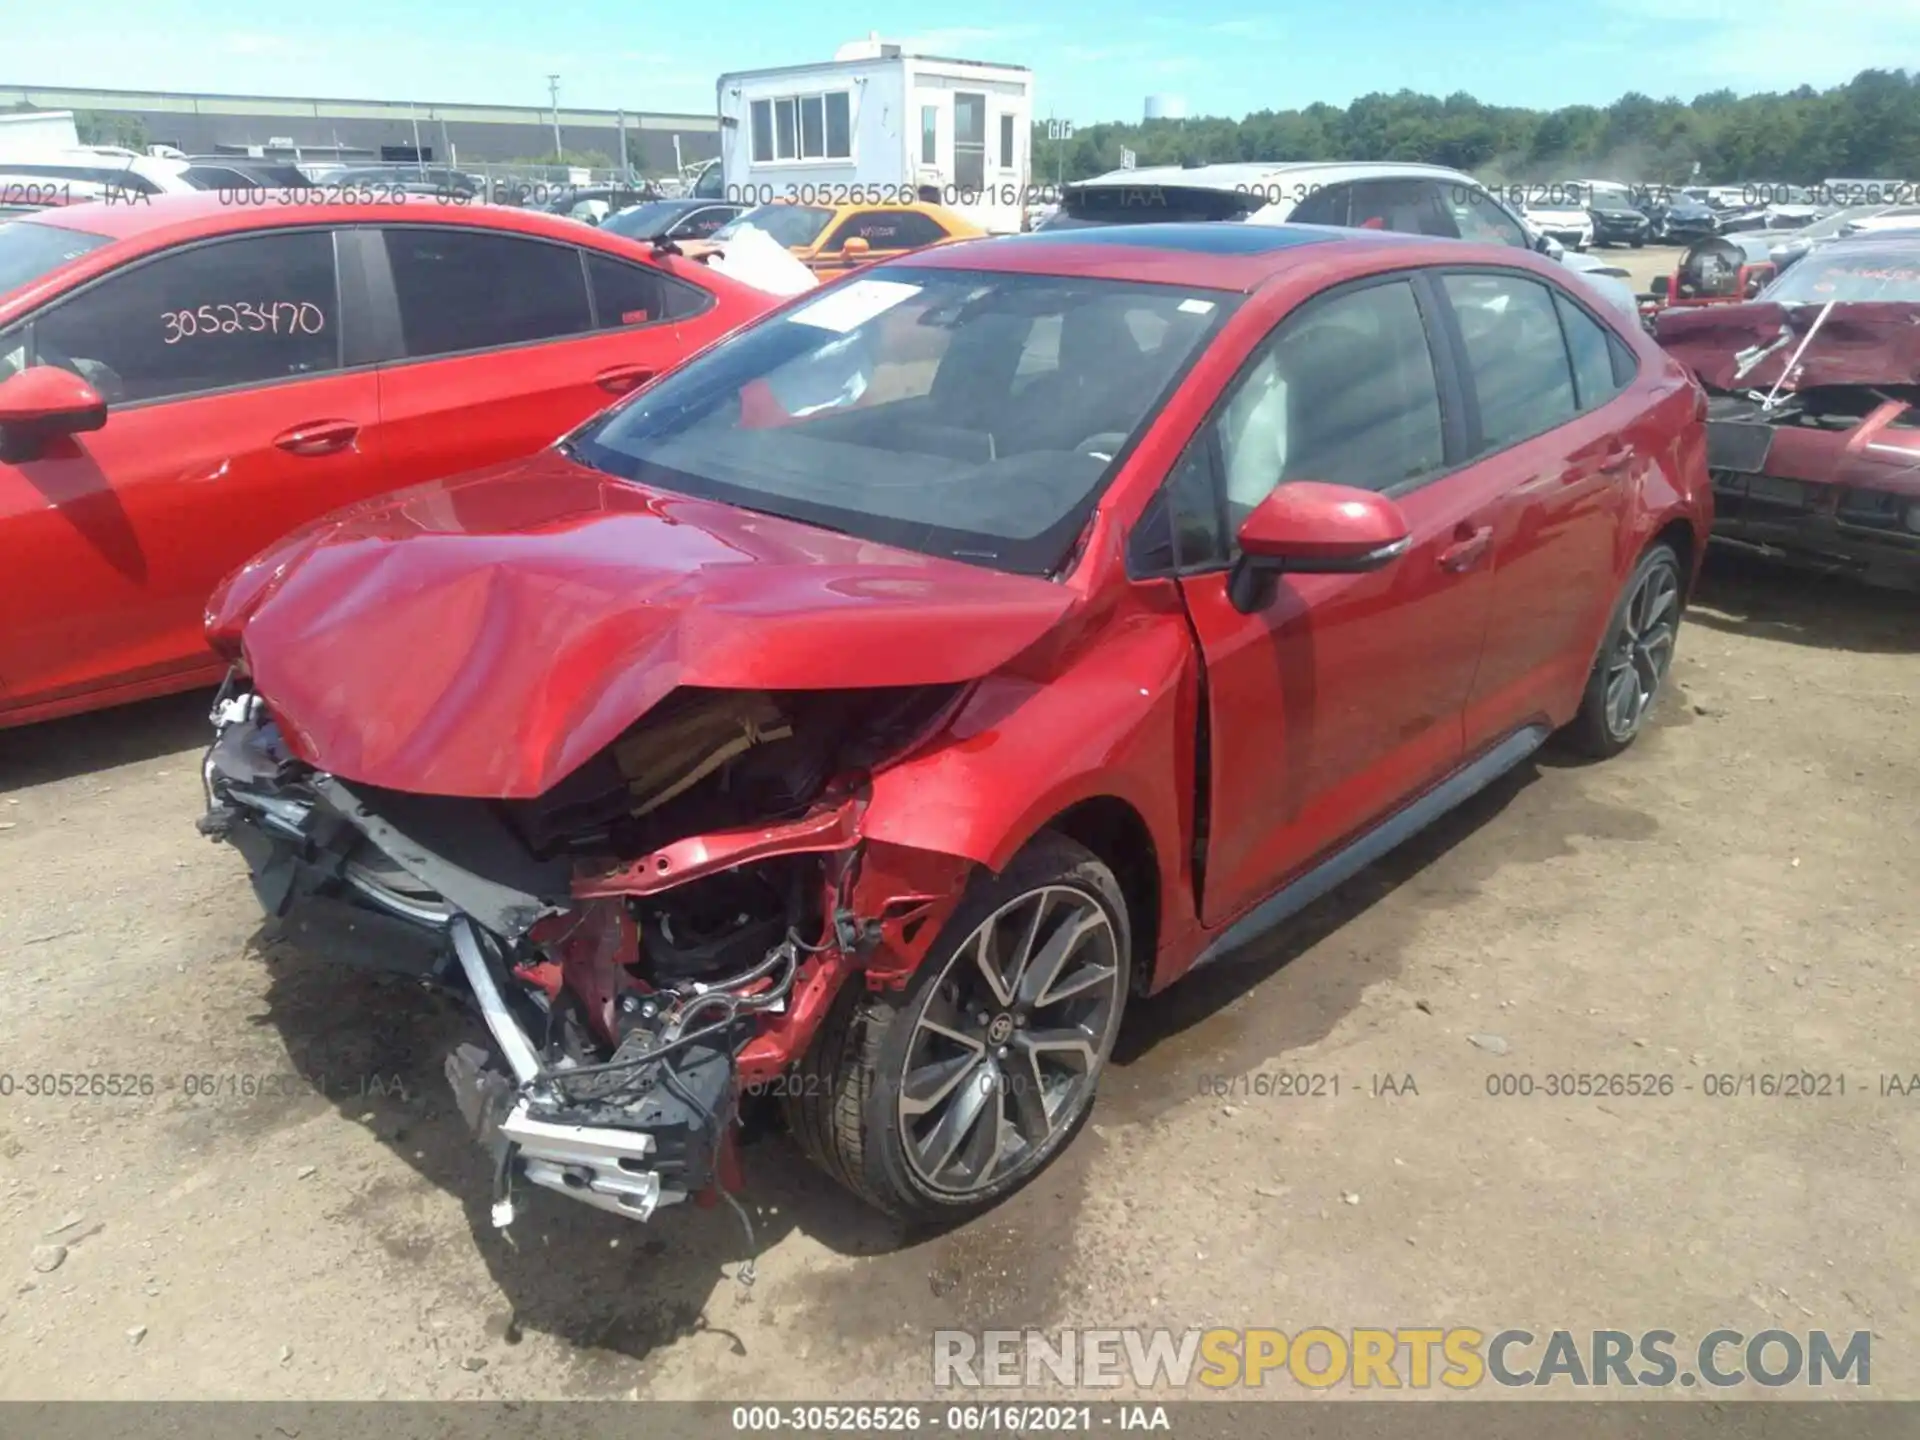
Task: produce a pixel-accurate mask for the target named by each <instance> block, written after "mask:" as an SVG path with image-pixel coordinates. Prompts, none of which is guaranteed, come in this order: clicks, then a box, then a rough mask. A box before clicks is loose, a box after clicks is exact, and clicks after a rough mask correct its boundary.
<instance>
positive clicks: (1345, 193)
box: [1287, 185, 1353, 225]
mask: <svg viewBox="0 0 1920 1440" xmlns="http://www.w3.org/2000/svg"><path fill="white" fill-rule="evenodd" d="M1352 198H1353V187H1352V186H1351V185H1328V186H1326V187H1324V188H1323V189H1319V190H1315V191H1314V192H1313V193H1312V194H1310V195H1308V196H1307V198H1306V199H1304V200H1302V201H1301V202H1300V203H1299V204H1298V205H1296V206H1294V207H1293V210H1292V211H1291V212H1290V213H1289V214H1288V216H1287V223H1288V224H1289V225H1345V224H1346V223H1347V202H1348V201H1350V200H1351V199H1352Z"/></svg>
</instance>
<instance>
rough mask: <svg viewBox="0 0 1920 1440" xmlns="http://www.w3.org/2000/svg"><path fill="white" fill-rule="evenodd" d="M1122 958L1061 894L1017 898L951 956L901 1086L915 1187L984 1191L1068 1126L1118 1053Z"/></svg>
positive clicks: (1045, 889)
mask: <svg viewBox="0 0 1920 1440" xmlns="http://www.w3.org/2000/svg"><path fill="white" fill-rule="evenodd" d="M1120 960H1121V956H1120V953H1119V938H1118V936H1117V935H1116V934H1115V931H1114V925H1113V920H1112V918H1111V917H1110V916H1109V915H1108V913H1107V911H1106V909H1105V907H1104V906H1102V905H1101V904H1100V903H1099V902H1098V901H1097V900H1095V899H1094V898H1093V897H1092V896H1091V895H1089V894H1088V893H1087V892H1085V891H1084V890H1080V889H1077V888H1074V887H1072V886H1067V885H1047V886H1042V887H1039V888H1036V889H1033V890H1029V891H1027V892H1026V893H1025V894H1023V895H1020V896H1018V897H1017V898H1015V899H1013V900H1011V901H1009V902H1008V903H1007V904H1005V905H1003V906H1001V907H1000V908H999V909H998V910H996V911H994V913H993V914H992V915H990V916H989V917H988V918H987V919H986V920H984V921H983V922H981V924H980V925H979V927H978V928H977V929H975V930H974V931H973V933H972V934H971V935H969V936H968V937H967V938H966V940H965V941H963V942H962V943H961V945H960V946H959V948H958V949H956V950H955V951H954V952H953V955H952V957H951V958H950V959H949V960H948V961H947V963H946V966H945V969H944V970H943V971H942V973H941V975H940V977H939V979H938V981H937V982H936V983H935V984H934V985H933V987H932V988H931V989H930V990H929V992H928V995H927V1000H926V1003H925V1004H924V1005H923V1006H921V1007H920V1011H919V1014H918V1016H917V1017H916V1019H915V1021H914V1029H913V1035H912V1037H911V1039H910V1040H909V1041H908V1044H907V1055H906V1061H905V1064H904V1066H903V1068H902V1071H901V1078H900V1100H899V1106H898V1111H899V1124H900V1139H901V1142H902V1145H903V1148H904V1149H905V1151H906V1157H907V1163H908V1164H909V1165H910V1166H911V1167H912V1168H913V1171H914V1174H915V1176H916V1178H917V1179H918V1180H919V1182H920V1183H921V1184H923V1185H926V1186H927V1187H929V1188H930V1189H933V1190H935V1191H939V1192H941V1193H944V1194H947V1195H951V1196H963V1195H971V1194H976V1193H978V1192H979V1191H982V1190H984V1189H986V1188H987V1187H988V1186H990V1185H998V1184H1001V1183H1002V1182H1004V1181H1006V1180H1008V1179H1011V1178H1013V1177H1016V1176H1018V1175H1020V1174H1022V1173H1025V1172H1027V1171H1031V1170H1033V1169H1034V1168H1036V1167H1037V1166H1038V1165H1039V1164H1040V1163H1041V1162H1042V1161H1043V1160H1044V1159H1045V1158H1046V1156H1047V1155H1048V1154H1050V1153H1051V1152H1052V1150H1053V1149H1054V1148H1055V1146H1056V1145H1057V1144H1058V1143H1059V1141H1060V1140H1062V1139H1063V1138H1064V1137H1065V1136H1066V1135H1067V1134H1068V1133H1069V1132H1070V1131H1071V1130H1072V1128H1073V1126H1074V1123H1075V1122H1076V1121H1077V1120H1078V1119H1079V1118H1080V1116H1081V1114H1082V1113H1083V1112H1084V1111H1085V1110H1086V1108H1087V1106H1088V1105H1089V1104H1090V1103H1091V1101H1092V1099H1093V1090H1094V1085H1095V1083H1096V1082H1097V1080H1098V1078H1099V1074H1100V1070H1101V1067H1102V1066H1103V1065H1104V1064H1105V1062H1106V1058H1107V1053H1108V1051H1109V1050H1110V1049H1111V1048H1112V1044H1113V1034H1114V1031H1115V1029H1116V1028H1117V1026H1118V1023H1119V1017H1120V1009H1121V999H1122V997H1121V995H1120V973H1121V965H1120Z"/></svg>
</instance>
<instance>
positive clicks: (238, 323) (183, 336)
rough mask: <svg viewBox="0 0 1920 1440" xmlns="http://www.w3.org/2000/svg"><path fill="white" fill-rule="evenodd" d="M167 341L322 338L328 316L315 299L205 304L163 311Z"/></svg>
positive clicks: (167, 342)
mask: <svg viewBox="0 0 1920 1440" xmlns="http://www.w3.org/2000/svg"><path fill="white" fill-rule="evenodd" d="M160 323H161V324H162V325H164V326H165V327H166V331H167V333H166V337H165V342H164V343H166V344H168V345H178V344H179V343H180V342H181V341H182V340H188V339H192V338H193V337H194V336H197V335H242V334H247V335H318V334H319V333H320V332H321V331H323V330H325V329H326V328H327V317H326V316H325V315H324V314H322V313H321V310H320V307H319V306H318V305H316V304H314V303H313V302H312V301H311V300H274V301H269V302H266V303H263V304H260V305H249V304H248V303H247V302H245V301H244V300H243V301H240V302H238V303H237V304H232V305H225V304H222V305H201V306H199V307H198V308H196V309H192V310H163V311H162V312H161V314H160Z"/></svg>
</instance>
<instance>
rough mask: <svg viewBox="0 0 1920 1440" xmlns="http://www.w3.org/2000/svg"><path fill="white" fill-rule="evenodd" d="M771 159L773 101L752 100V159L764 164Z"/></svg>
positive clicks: (755, 162) (758, 163)
mask: <svg viewBox="0 0 1920 1440" xmlns="http://www.w3.org/2000/svg"><path fill="white" fill-rule="evenodd" d="M771 159H773V102H772V101H771V100H756V101H754V102H753V161H754V164H756V165H764V164H766V163H767V162H768V161H769V160H771Z"/></svg>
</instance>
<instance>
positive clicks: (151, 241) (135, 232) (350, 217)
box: [0, 190, 752, 323]
mask: <svg viewBox="0 0 1920 1440" xmlns="http://www.w3.org/2000/svg"><path fill="white" fill-rule="evenodd" d="M253 193H254V194H256V195H259V196H260V197H261V198H260V199H258V200H255V201H252V202H250V203H245V204H241V203H236V202H235V201H234V200H233V199H232V198H231V192H229V195H228V197H227V198H225V199H223V198H222V196H221V194H220V192H218V191H214V190H202V191H197V192H195V193H193V194H190V195H155V196H151V197H146V196H142V197H140V198H139V199H138V200H137V201H127V200H116V201H112V202H107V201H100V200H93V201H88V202H87V203H85V204H79V205H70V206H67V207H65V208H63V209H58V210H43V211H41V212H39V213H38V214H35V215H22V216H20V217H18V218H17V219H14V220H11V221H9V222H8V223H9V224H14V225H40V226H46V227H48V228H57V229H61V230H69V231H77V232H80V233H83V234H89V235H96V236H104V237H105V238H106V239H107V240H108V241H109V242H110V243H108V244H106V245H101V246H98V247H96V248H94V249H92V250H90V251H88V252H87V253H86V254H85V255H83V256H80V257H78V258H77V259H76V260H75V261H74V262H73V264H74V266H77V267H79V268H80V269H82V270H83V271H85V272H86V273H88V274H94V273H99V272H102V271H105V270H108V269H111V268H113V267H114V266H115V265H118V264H121V263H122V262H124V261H125V260H127V259H130V258H132V257H133V256H136V255H143V254H146V253H149V252H151V251H155V250H161V249H165V248H167V247H169V246H173V245H181V244H186V243H188V242H190V241H194V240H202V239H211V238H213V237H215V236H222V235H243V234H246V233H247V232H249V231H253V230H281V229H287V228H290V227H295V226H298V227H302V228H305V227H309V226H317V225H403V224H408V225H445V226H473V227H476V228H480V229H486V230H492V231H495V232H499V231H506V232H510V233H515V234H521V235H528V236H533V237H537V238H542V239H548V240H556V241H559V242H561V243H563V244H567V245H574V246H581V247H585V248H586V249H589V250H603V251H608V252H611V253H613V254H615V255H618V256H619V257H620V258H622V259H626V260H629V261H638V262H639V263H641V264H651V265H653V266H655V267H657V268H659V269H662V270H665V271H666V272H667V273H669V274H672V275H676V276H679V277H681V278H683V279H691V280H692V281H693V282H694V283H696V284H698V285H700V286H702V287H704V288H706V289H708V290H713V291H716V292H718V293H721V294H750V293H752V292H751V287H749V286H746V285H744V284H743V283H741V282H739V281H736V280H733V279H731V278H729V277H728V276H726V275H723V274H720V273H718V272H717V271H710V270H709V269H708V268H707V267H706V266H705V265H701V264H699V262H697V261H692V260H684V259H679V258H675V257H662V256H658V255H655V254H653V253H652V252H651V251H650V250H649V249H648V248H647V246H646V243H645V242H644V241H640V240H631V239H628V238H627V237H625V236H622V235H617V234H614V233H612V232H611V231H603V230H601V229H599V228H598V227H596V226H592V225H582V224H581V223H580V222H579V221H578V220H569V219H567V218H566V217H565V216H563V215H551V214H548V213H547V212H546V211H544V210H527V209H520V208H518V207H515V206H510V205H489V204H483V203H481V202H480V201H460V200H454V199H451V198H442V197H440V196H435V195H404V196H396V197H393V198H390V199H382V200H378V201H370V202H368V203H366V204H352V203H347V204H342V203H340V202H339V201H334V202H332V203H326V204H321V203H310V202H308V201H306V200H304V199H300V198H297V197H303V196H306V195H308V194H310V193H314V192H309V191H293V190H286V191H272V190H268V191H257V192H253ZM320 193H324V192H320ZM275 197H288V198H287V199H286V201H285V203H282V201H281V200H279V199H276V198H275ZM70 274H71V269H70V267H68V266H62V267H60V268H59V269H58V270H57V271H55V272H53V273H50V274H48V275H46V276H43V277H41V278H40V279H38V280H35V281H32V282H29V283H28V284H27V285H25V286H23V287H22V288H20V289H18V290H14V291H11V292H6V293H0V323H6V322H8V321H10V320H11V318H12V315H13V314H14V313H17V312H19V311H21V310H25V309H31V308H32V307H33V306H34V305H37V304H39V303H40V301H41V300H43V299H44V298H46V295H47V294H48V293H49V292H50V291H58V290H62V289H64V288H65V287H66V285H67V283H68V279H67V277H68V276H69V275H70Z"/></svg>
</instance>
